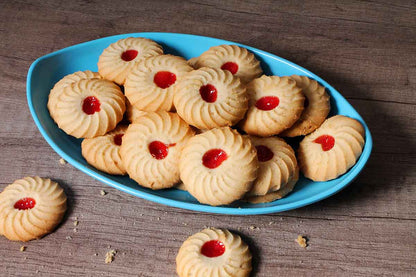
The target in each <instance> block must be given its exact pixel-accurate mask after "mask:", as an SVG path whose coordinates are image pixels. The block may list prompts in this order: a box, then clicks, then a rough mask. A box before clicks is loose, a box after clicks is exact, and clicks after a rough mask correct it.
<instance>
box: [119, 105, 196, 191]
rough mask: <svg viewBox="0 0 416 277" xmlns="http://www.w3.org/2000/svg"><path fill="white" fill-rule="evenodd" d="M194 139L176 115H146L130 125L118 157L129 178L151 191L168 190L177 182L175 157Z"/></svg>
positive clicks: (164, 113)
mask: <svg viewBox="0 0 416 277" xmlns="http://www.w3.org/2000/svg"><path fill="white" fill-rule="evenodd" d="M193 135H194V131H193V130H192V128H191V127H190V126H189V125H188V124H186V122H185V121H183V120H182V119H181V118H180V117H179V116H178V115H177V114H175V113H169V112H164V111H160V112H147V113H146V114H145V115H143V116H141V117H140V118H139V119H138V120H137V121H135V122H134V123H133V124H130V125H129V127H128V129H127V131H126V133H125V134H124V136H123V142H122V144H121V149H120V155H121V159H122V161H123V164H124V166H125V168H126V170H127V173H128V174H129V176H130V178H132V179H133V180H135V181H136V182H137V183H139V185H141V186H144V187H148V188H151V189H164V188H170V187H172V186H174V185H175V184H176V183H178V182H179V166H178V163H179V156H180V154H181V151H182V148H183V147H184V145H185V144H186V142H187V141H188V139H189V138H190V137H192V136H193Z"/></svg>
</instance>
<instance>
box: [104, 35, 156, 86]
mask: <svg viewBox="0 0 416 277" xmlns="http://www.w3.org/2000/svg"><path fill="white" fill-rule="evenodd" d="M162 54H163V48H162V46H160V45H159V44H157V43H156V42H154V41H153V40H150V39H147V38H132V37H130V38H125V39H120V40H118V41H116V42H114V43H112V44H110V45H109V46H108V47H107V48H106V49H104V51H103V52H102V54H101V55H100V57H99V59H98V64H97V65H98V72H99V73H100V74H101V76H103V77H104V78H105V79H107V80H110V81H113V82H116V83H117V84H119V85H124V82H125V81H126V78H127V75H129V73H130V71H131V70H132V68H133V67H134V65H135V64H136V63H137V62H138V61H140V60H142V59H144V58H147V57H151V56H157V55H162Z"/></svg>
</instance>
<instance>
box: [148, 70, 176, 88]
mask: <svg viewBox="0 0 416 277" xmlns="http://www.w3.org/2000/svg"><path fill="white" fill-rule="evenodd" d="M153 82H154V83H155V84H156V86H158V87H160V88H168V87H170V86H171V85H173V84H174V83H175V82H176V75H175V74H173V73H172V72H169V71H159V72H158V73H156V74H155V77H153Z"/></svg>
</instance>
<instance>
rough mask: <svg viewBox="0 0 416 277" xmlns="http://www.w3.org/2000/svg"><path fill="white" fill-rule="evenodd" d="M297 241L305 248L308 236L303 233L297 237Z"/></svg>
mask: <svg viewBox="0 0 416 277" xmlns="http://www.w3.org/2000/svg"><path fill="white" fill-rule="evenodd" d="M296 242H297V243H298V244H299V245H300V246H301V247H303V248H306V247H307V246H308V243H307V238H306V237H303V236H301V235H299V236H298V238H297V239H296Z"/></svg>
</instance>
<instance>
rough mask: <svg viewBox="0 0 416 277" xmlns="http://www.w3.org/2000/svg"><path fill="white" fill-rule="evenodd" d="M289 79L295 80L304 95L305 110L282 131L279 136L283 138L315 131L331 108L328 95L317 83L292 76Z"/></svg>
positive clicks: (303, 77) (306, 78)
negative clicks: (290, 125) (291, 124)
mask: <svg viewBox="0 0 416 277" xmlns="http://www.w3.org/2000/svg"><path fill="white" fill-rule="evenodd" d="M290 78H292V79H293V80H295V81H296V86H298V87H299V88H301V89H302V92H303V94H304V95H305V105H304V106H305V108H304V110H303V112H302V114H301V115H300V118H299V119H298V121H296V122H295V124H293V126H292V127H290V128H289V129H287V130H285V131H283V132H282V133H281V135H282V136H285V137H296V136H304V135H307V134H310V133H312V132H313V131H315V130H316V128H318V127H319V126H321V124H322V122H324V120H325V118H326V117H327V116H328V113H329V110H330V108H331V107H330V103H329V95H328V94H327V93H326V91H325V88H324V87H323V86H321V85H319V84H318V82H317V81H315V80H312V79H309V78H308V77H306V76H299V75H292V76H290Z"/></svg>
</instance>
